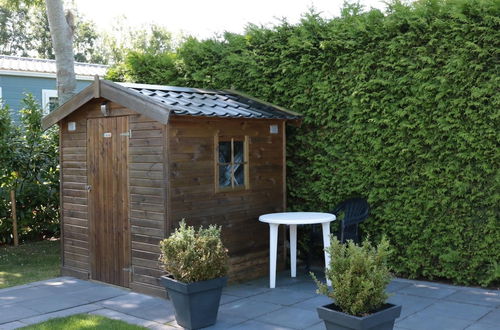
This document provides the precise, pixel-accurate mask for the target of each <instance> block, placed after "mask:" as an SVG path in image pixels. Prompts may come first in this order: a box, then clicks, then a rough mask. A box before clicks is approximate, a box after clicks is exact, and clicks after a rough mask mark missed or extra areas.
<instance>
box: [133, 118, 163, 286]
mask: <svg viewBox="0 0 500 330" xmlns="http://www.w3.org/2000/svg"><path fill="white" fill-rule="evenodd" d="M130 129H131V131H132V137H131V138H130V141H129V142H130V143H129V157H130V158H129V159H130V160H129V184H130V187H129V191H130V225H131V233H132V240H131V241H132V246H131V248H132V253H131V255H132V269H133V273H132V283H131V284H130V287H131V288H132V289H133V290H137V291H142V292H146V293H150V294H155V295H165V289H161V288H160V287H159V286H158V278H159V277H160V276H161V275H163V272H162V271H161V270H160V268H159V264H158V257H159V255H160V250H159V247H158V245H159V243H160V240H161V239H163V238H164V237H165V229H166V228H165V227H166V210H165V200H166V180H165V179H164V169H165V168H164V163H165V149H164V145H165V143H164V142H165V137H164V130H165V126H164V125H162V124H160V123H158V122H156V121H152V120H150V119H148V118H145V117H144V116H132V117H130Z"/></svg>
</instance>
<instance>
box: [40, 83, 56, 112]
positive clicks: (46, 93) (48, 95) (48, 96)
mask: <svg viewBox="0 0 500 330" xmlns="http://www.w3.org/2000/svg"><path fill="white" fill-rule="evenodd" d="M58 106H59V103H58V99H57V91H56V90H54V89H42V109H43V114H44V115H48V114H49V113H50V112H51V111H53V110H54V109H55V108H57V107H58Z"/></svg>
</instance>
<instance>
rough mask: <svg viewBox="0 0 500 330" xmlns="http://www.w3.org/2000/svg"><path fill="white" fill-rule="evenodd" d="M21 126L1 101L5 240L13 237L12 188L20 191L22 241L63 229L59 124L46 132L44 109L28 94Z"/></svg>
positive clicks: (0, 192)
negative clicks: (59, 213) (42, 124)
mask: <svg viewBox="0 0 500 330" xmlns="http://www.w3.org/2000/svg"><path fill="white" fill-rule="evenodd" d="M23 103H24V108H23V109H22V110H21V125H15V124H14V123H13V122H12V120H11V117H10V115H9V110H8V107H7V106H3V105H1V106H0V244H4V243H10V242H11V241H12V219H11V204H10V190H11V189H14V190H15V191H16V201H17V217H18V220H17V222H18V234H19V239H20V241H26V240H37V239H41V238H43V237H52V236H55V235H58V233H59V216H58V208H59V168H58V162H59V159H58V135H57V129H56V128H52V129H50V130H48V131H46V132H43V131H42V128H41V118H42V110H41V108H40V106H39V105H38V104H37V102H36V101H35V99H34V98H33V96H31V95H26V97H25V98H24V99H23Z"/></svg>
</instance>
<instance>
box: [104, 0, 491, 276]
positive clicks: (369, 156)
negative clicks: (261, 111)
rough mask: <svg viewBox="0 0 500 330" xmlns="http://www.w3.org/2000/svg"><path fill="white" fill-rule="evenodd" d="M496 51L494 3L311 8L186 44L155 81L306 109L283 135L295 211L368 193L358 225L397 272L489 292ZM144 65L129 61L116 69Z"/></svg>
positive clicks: (137, 68)
mask: <svg viewBox="0 0 500 330" xmlns="http://www.w3.org/2000/svg"><path fill="white" fill-rule="evenodd" d="M499 50H500V3H499V2H498V1H495V0H470V1H465V0H463V1H457V0H449V1H445V0H433V1H419V2H416V3H414V4H413V5H403V4H400V3H398V2H393V3H392V4H391V5H390V6H389V8H388V10H387V12H385V13H382V12H380V11H378V10H371V11H362V10H361V9H360V8H359V7H358V6H356V5H347V6H345V8H344V9H343V11H342V16H341V17H339V18H334V19H331V20H326V19H323V18H321V17H320V16H319V15H316V14H315V13H309V14H307V15H305V16H304V18H303V20H302V21H301V23H300V24H297V25H290V24H288V23H286V22H282V23H281V24H280V25H279V26H275V27H273V28H264V27H257V26H250V27H249V28H248V30H247V32H246V33H245V34H243V35H238V34H229V33H227V34H225V35H224V36H223V37H222V38H219V39H213V40H204V41H199V40H196V39H189V40H187V41H186V42H185V43H184V44H183V45H182V46H181V48H180V49H179V50H178V52H177V54H176V56H177V57H176V58H177V59H176V60H177V62H176V64H175V65H170V66H169V67H168V69H166V70H165V77H166V79H165V80H162V79H161V77H159V76H158V72H159V70H154V72H155V81H154V82H155V83H164V84H169V83H170V80H171V79H172V77H173V76H175V77H176V78H175V79H176V81H175V82H176V83H179V82H181V83H183V84H184V85H188V86H196V87H211V88H235V89H238V90H242V91H245V92H247V93H250V94H253V95H255V96H257V97H260V98H263V99H265V100H267V101H269V102H273V103H276V104H279V105H281V106H284V107H288V108H290V109H292V110H294V111H298V112H301V113H302V114H303V115H304V120H303V124H302V126H301V127H299V128H295V129H291V132H289V133H290V134H289V140H288V157H289V162H288V167H289V168H288V173H289V177H288V189H289V205H290V208H291V209H293V210H323V211H328V210H329V209H330V208H331V207H332V206H334V205H335V204H336V203H338V202H339V201H341V200H343V199H345V198H347V197H349V196H352V195H362V196H366V197H367V198H368V200H369V202H370V204H371V205H372V217H371V218H370V219H369V220H368V221H367V222H366V223H365V225H364V230H365V232H368V233H370V234H371V236H372V237H373V238H378V237H379V236H380V235H381V234H382V233H385V234H386V235H387V237H388V238H389V239H390V242H391V245H392V246H394V247H395V249H396V253H394V256H393V259H392V261H391V262H392V265H393V269H394V270H395V272H397V273H398V274H400V275H405V276H410V277H424V278H429V279H439V278H446V279H451V280H452V281H454V282H455V283H460V284H480V285H492V284H494V283H495V282H497V281H498V280H499V278H500V265H499V264H498V262H500V261H499V260H500V219H499V218H500V217H499V215H500V210H499V206H500V171H499V164H500V152H499V150H500V148H499V147H500V134H499V128H500V99H499V97H500V96H499V95H500V93H499V86H500V75H499V74H500V72H499V71H500V70H499V69H500V65H499V55H500V54H499ZM136 55H137V54H136ZM148 60H149V58H148ZM160 62H161V61H159V63H160ZM143 63H146V62H143ZM147 63H148V65H154V63H153V64H152V62H151V61H150V60H149V61H147ZM140 66H141V61H137V58H135V59H134V63H130V62H125V63H124V64H123V65H122V66H121V68H120V70H117V71H115V72H118V71H120V72H122V74H123V72H125V73H126V72H127V71H128V72H129V73H134V72H140V71H141V70H143V69H144V68H141V67H140ZM160 71H161V70H160ZM172 72H175V75H172ZM134 77H135V80H136V81H137V82H149V81H148V77H147V75H144V76H143V77H138V76H137V75H135V76H134ZM111 78H115V79H119V78H123V76H122V77H117V76H116V75H115V76H114V77H113V72H112V73H111ZM125 78H126V77H125ZM141 80H142V81H141Z"/></svg>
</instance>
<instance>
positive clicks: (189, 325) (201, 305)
mask: <svg viewBox="0 0 500 330" xmlns="http://www.w3.org/2000/svg"><path fill="white" fill-rule="evenodd" d="M160 282H161V283H162V284H163V286H164V287H165V288H166V289H167V292H168V295H169V297H170V299H171V300H172V303H173V305H174V309H175V319H176V321H177V323H178V324H179V325H180V326H181V327H184V328H186V329H199V328H204V327H208V326H210V325H213V324H215V322H216V321H217V313H218V312H219V303H220V297H221V294H222V288H223V287H224V286H225V285H226V282H227V278H226V277H220V278H215V279H213V280H208V281H202V282H194V283H183V282H179V281H176V280H174V279H172V278H170V277H168V276H162V277H161V279H160Z"/></svg>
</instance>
